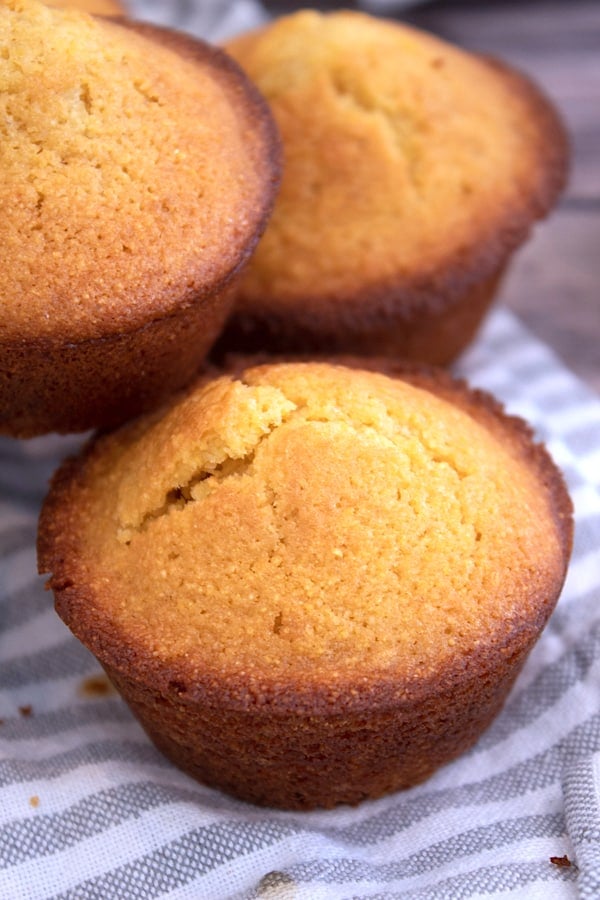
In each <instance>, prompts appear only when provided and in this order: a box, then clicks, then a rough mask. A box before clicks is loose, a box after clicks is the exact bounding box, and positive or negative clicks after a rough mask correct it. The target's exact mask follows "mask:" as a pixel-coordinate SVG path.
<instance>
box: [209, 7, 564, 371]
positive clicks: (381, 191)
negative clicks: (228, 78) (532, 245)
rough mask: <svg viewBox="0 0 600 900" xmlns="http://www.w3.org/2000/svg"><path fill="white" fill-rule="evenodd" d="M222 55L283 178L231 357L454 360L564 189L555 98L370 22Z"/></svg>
mask: <svg viewBox="0 0 600 900" xmlns="http://www.w3.org/2000/svg"><path fill="white" fill-rule="evenodd" d="M226 48H227V50H228V52H229V53H230V54H231V55H232V56H233V57H234V58H235V59H237V61H238V62H239V63H240V64H241V65H242V67H243V68H244V69H245V71H246V72H247V73H248V74H249V75H250V77H251V78H252V80H253V81H254V82H255V83H256V84H257V85H258V87H259V89H260V90H261V91H262V93H263V94H264V96H265V97H266V98H267V100H268V102H269V104H270V106H271V109H272V111H273V114H274V116H275V119H276V121H277V124H278V126H279V129H280V132H281V135H282V139H283V145H284V173H283V180H282V188H281V192H280V195H279V197H278V199H277V203H276V205H275V211H274V214H273V217H272V219H271V220H270V222H269V226H268V228H267V230H266V232H265V235H264V237H263V238H262V240H261V242H260V244H259V246H258V250H257V252H256V254H255V256H254V257H253V259H252V261H251V263H250V265H249V267H248V269H247V271H246V273H245V276H244V278H243V280H242V282H241V286H240V291H239V297H238V300H237V306H236V311H235V314H234V316H233V318H232V320H231V322H230V324H229V327H228V330H227V332H226V334H225V336H224V337H223V339H222V342H221V343H220V345H219V346H220V347H222V350H223V351H226V350H233V351H238V352H239V351H242V352H248V351H251V352H255V351H257V350H262V349H267V348H269V349H270V350H271V351H275V352H288V351H292V350H293V351H294V352H296V351H300V352H313V353H314V352H319V353H323V352H325V353H329V352H334V353H340V352H341V353H359V354H369V355H371V354H391V355H399V356H402V357H405V358H407V359H410V360H417V361H420V362H427V363H434V364H447V363H449V362H451V361H452V360H453V359H454V358H455V357H456V356H457V354H458V353H459V352H460V351H461V350H462V349H463V348H464V346H465V345H466V344H467V343H468V342H469V340H470V339H471V338H472V337H473V335H474V333H475V332H476V329H477V327H478V325H479V323H480V321H481V319H482V316H483V315H484V313H485V311H486V310H487V308H488V306H489V304H490V302H491V300H492V297H493V296H494V293H495V291H496V288H497V286H498V284H499V281H500V277H501V275H502V273H503V271H504V269H505V266H506V265H507V262H508V261H509V258H510V256H511V254H512V253H513V251H514V250H515V248H516V247H518V246H519V245H520V244H521V243H522V241H523V240H524V239H525V238H526V236H527V234H528V232H529V230H530V227H531V225H532V223H533V222H534V220H536V219H538V218H540V217H542V216H544V215H545V214H546V213H547V212H548V211H549V209H550V208H551V206H552V205H553V203H554V202H555V200H556V197H557V195H558V193H559V191H560V189H561V188H562V186H563V182H564V180H565V171H566V161H567V144H566V138H565V133H564V131H563V127H562V125H561V122H560V121H559V118H558V116H557V114H556V112H555V111H554V109H553V108H552V106H551V105H550V103H549V102H548V101H547V100H546V98H545V97H544V96H543V95H542V94H541V93H540V91H539V90H538V89H537V88H536V87H535V86H534V85H533V84H531V82H530V81H528V80H527V79H526V78H525V77H524V76H523V75H520V74H519V73H517V72H515V71H513V70H512V69H510V68H508V67H507V66H505V65H503V64H501V63H499V62H496V61H493V60H491V59H487V58H484V57H481V56H475V55H472V54H469V53H466V52H463V51H461V50H460V49H458V48H457V47H453V46H451V45H449V44H447V43H445V42H444V41H442V40H439V39H437V38H435V37H433V36H430V35H428V34H425V33H422V32H420V31H417V30H415V29H413V28H410V27H408V26H404V25H401V24H397V23H392V22H389V21H385V20H381V19H376V18H372V17H369V16H368V15H365V14H361V13H355V12H335V13H331V14H324V15H321V14H319V13H317V12H311V11H304V12H300V13H297V14H295V15H291V16H288V17H284V18H281V19H279V20H278V21H276V22H274V23H273V24H269V25H267V26H266V27H264V28H262V29H260V30H257V31H255V32H252V33H249V34H245V35H242V36H241V37H239V38H236V39H234V40H232V41H231V42H230V43H228V44H227V45H226Z"/></svg>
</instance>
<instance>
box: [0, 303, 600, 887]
mask: <svg viewBox="0 0 600 900" xmlns="http://www.w3.org/2000/svg"><path fill="white" fill-rule="evenodd" d="M459 373H460V374H461V375H463V376H465V377H467V378H468V379H469V381H470V382H471V383H473V384H475V385H478V386H480V387H484V388H487V389H489V390H491V391H492V392H493V393H494V394H496V396H498V397H499V398H500V399H502V400H504V402H505V403H506V405H507V407H508V409H509V411H510V412H514V413H518V414H520V415H522V416H524V417H525V418H527V419H528V420H529V421H530V423H531V424H532V425H533V426H534V428H535V430H536V432H537V434H538V435H539V436H540V437H541V438H542V439H543V440H544V441H545V442H546V444H547V446H548V448H549V449H550V451H551V453H552V454H553V456H554V458H555V460H556V462H557V463H558V464H559V465H560V466H561V467H562V470H563V472H564V473H565V476H566V479H567V481H568V483H569V487H570V490H571V493H572V497H573V500H574V504H575V508H576V538H575V548H574V553H573V559H572V564H571V567H570V571H569V575H568V578H567V582H566V585H565V589H564V592H563V595H562V597H561V599H560V601H559V604H558V606H557V609H556V611H555V613H554V615H553V616H552V618H551V620H550V623H549V625H548V627H547V628H546V630H545V632H544V634H543V636H542V638H541V640H540V641H539V643H538V644H537V646H536V647H535V649H534V651H533V653H532V655H531V657H530V658H529V660H528V663H527V665H526V666H525V668H524V670H523V672H522V674H521V676H520V678H519V679H518V681H517V683H516V686H515V688H514V689H513V691H512V693H511V695H510V697H509V700H508V702H507V704H506V707H505V709H504V711H503V712H502V714H501V715H500V717H499V718H498V719H497V720H496V721H495V723H494V724H493V725H492V727H491V728H490V729H489V730H488V731H487V732H486V733H485V735H484V736H483V737H482V738H481V739H480V740H479V742H478V743H477V745H476V746H475V747H474V748H473V749H472V750H471V751H469V752H468V753H466V754H465V755H464V756H463V757H461V758H460V759H458V760H456V761H455V762H453V763H451V764H450V765H448V766H446V767H445V768H443V769H442V770H440V771H439V772H438V773H437V774H436V775H435V776H434V777H433V778H431V779H430V780H429V781H428V782H426V783H425V784H423V785H421V786H419V787H416V788H413V789H412V790H409V791H405V792H400V793H397V794H394V795H392V796H389V797H385V798H383V799H381V800H378V801H373V802H367V803H364V804H362V805H360V806H358V807H356V808H348V807H343V808H339V809H336V810H332V811H326V812H311V813H297V812H295V813H286V812H281V811H270V810H264V809H259V808H255V807H253V806H250V805H248V804H244V803H241V802H238V801H236V800H233V799H231V798H229V797H227V796H225V795H224V794H221V793H220V792H218V791H215V790H211V789H209V788H205V787H203V786H201V785H200V784H197V783H196V782H194V781H192V780H191V779H189V778H188V777H187V776H185V775H183V774H182V773H180V772H179V771H178V770H176V769H175V768H173V767H172V766H171V765H170V764H169V763H168V762H167V761H166V760H165V759H163V758H162V756H160V755H159V753H158V752H157V751H156V750H155V749H154V748H153V747H152V746H151V745H150V743H149V741H148V740H147V739H146V737H145V735H144V733H143V732H142V730H141V728H140V727H139V726H138V724H137V723H136V722H135V720H134V719H133V718H132V716H131V715H130V713H129V712H128V710H127V708H126V707H125V706H124V704H123V703H122V702H121V701H120V699H119V698H118V697H117V695H116V694H114V693H113V692H112V690H111V688H110V686H109V685H108V682H107V681H106V679H105V678H104V676H103V675H102V674H101V672H100V670H99V667H98V664H97V663H96V661H95V660H94V658H93V657H92V656H91V655H90V654H89V653H88V652H87V651H86V650H85V649H84V648H83V647H82V646H81V645H80V644H79V643H78V642H77V641H76V640H75V638H73V637H72V636H71V635H70V633H69V632H68V630H67V629H66V628H65V627H64V626H63V624H62V623H61V622H60V620H59V619H58V617H57V616H56V615H55V613H54V611H53V607H52V598H51V595H50V594H49V593H48V592H46V591H44V588H43V583H42V580H41V579H40V578H38V577H37V576H36V574H35V571H36V561H35V549H34V543H35V532H36V518H37V513H38V509H39V505H40V502H41V500H42V498H43V495H44V492H45V490H46V483H47V479H48V477H49V474H50V473H51V472H52V471H53V469H54V468H55V466H56V465H57V464H58V462H59V459H60V458H61V457H62V456H63V455H65V454H66V453H67V452H71V450H73V449H74V447H76V446H77V445H78V443H79V442H80V441H81V438H68V439H62V438H44V439H36V440H34V441H27V442H18V441H10V440H7V439H5V440H2V441H0V719H1V720H2V722H1V724H0V900H41V898H65V900H66V898H72V900H75V898H77V900H80V898H81V900H88V898H90V900H91V898H94V900H142V898H144V900H149V898H163V897H164V898H167V897H168V898H170V900H183V898H189V900H211V898H216V900H220V898H232V900H233V898H237V900H250V898H273V900H275V898H277V900H292V898H293V900H301V898H306V900H319V898H324V900H325V898H327V900H330V898H359V897H360V898H365V897H370V898H423V900H437V898H440V900H448V898H450V900H456V898H495V897H497V898H500V897H503V898H505V897H514V898H519V900H522V898H525V900H528V898H544V900H552V898H557V900H558V898H560V900H563V898H575V897H582V898H590V900H591V898H595V900H596V898H599V897H600V809H599V796H600V550H599V548H600V400H599V399H598V397H597V396H596V395H595V394H593V393H592V392H591V391H589V390H587V389H586V388H585V387H584V386H583V385H582V384H581V383H580V382H579V381H578V380H577V379H575V378H574V377H573V376H572V375H571V374H570V373H569V372H568V371H566V370H565V369H564V368H563V367H562V365H561V364H560V363H559V362H558V361H557V360H556V358H555V357H554V356H553V355H552V353H551V352H550V351H549V350H548V349H547V348H546V347H544V346H543V345H542V344H540V343H539V342H538V341H537V340H535V339H533V338H532V337H531V336H530V335H529V334H528V333H527V332H526V331H525V330H524V329H523V328H522V327H521V325H520V324H519V323H518V321H517V320H516V319H515V318H514V317H513V316H512V315H511V314H509V313H508V312H506V311H503V310H500V309H497V310H495V311H494V312H493V314H492V315H491V316H490V318H489V319H488V322H487V325H486V327H485V328H484V330H483V332H482V333H481V334H480V336H479V338H478V339H477V342H476V343H475V344H474V345H473V347H472V348H471V349H470V350H469V351H468V352H467V353H466V354H465V355H464V356H463V358H462V360H461V364H460V367H459Z"/></svg>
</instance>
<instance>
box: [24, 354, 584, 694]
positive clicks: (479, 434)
mask: <svg viewBox="0 0 600 900" xmlns="http://www.w3.org/2000/svg"><path fill="white" fill-rule="evenodd" d="M436 377H437V376H436ZM436 377H432V378H426V377H424V376H423V377H422V378H421V380H420V382H418V383H419V384H421V386H416V385H415V384H413V383H411V382H410V381H406V380H400V379H398V378H390V377H388V376H387V375H383V374H380V373H376V372H366V371H358V370H353V369H351V368H346V367H342V366H335V365H330V364H325V363H306V364H302V363H289V364H272V365H264V366H257V367H254V368H250V369H247V370H246V371H244V372H243V373H242V374H241V376H240V377H229V376H223V377H219V378H217V379H216V380H211V381H208V382H206V383H201V384H200V385H198V386H196V388H195V389H193V390H191V391H189V392H187V393H186V394H185V395H183V396H181V397H180V398H179V399H177V400H176V401H175V402H173V404H172V405H171V406H170V407H169V408H168V409H167V410H166V412H164V413H154V414H152V415H150V416H148V417H146V418H144V419H141V420H139V421H138V422H137V423H133V424H131V425H129V426H126V427H125V428H124V429H122V430H120V431H119V432H116V433H114V434H113V435H110V436H106V437H103V438H101V439H100V440H99V441H98V442H97V443H96V444H94V445H93V446H92V448H91V449H90V450H89V452H88V454H87V455H86V456H85V457H84V459H83V460H79V461H78V462H75V463H73V464H70V465H67V467H66V468H65V469H64V470H63V471H62V473H61V474H59V476H58V479H57V481H56V483H55V486H54V488H53V491H52V493H51V495H50V499H49V501H48V503H47V505H46V508H45V510H44V513H43V514H42V519H41V525H40V540H39V550H40V568H41V571H51V572H52V573H53V577H52V579H51V586H52V587H53V588H54V590H55V594H56V598H57V609H58V611H59V613H60V614H61V616H63V618H64V619H65V621H66V622H67V624H68V625H69V626H70V627H71V628H72V629H73V630H74V632H75V634H77V635H78V636H79V637H80V638H81V639H82V640H83V641H84V643H86V644H87V645H88V646H91V647H92V649H93V650H94V652H95V653H96V654H97V655H98V656H99V657H100V658H101V659H104V661H109V662H110V664H111V665H116V666H117V668H119V669H124V670H125V671H126V672H127V671H129V670H132V671H133V672H135V673H136V677H138V678H140V677H142V676H141V675H140V673H143V672H146V673H147V675H146V677H149V678H152V680H153V681H154V680H155V679H158V680H159V681H160V679H161V678H162V679H164V678H165V677H166V676H165V671H166V672H167V673H170V677H171V678H172V679H176V681H177V682H179V683H181V684H182V685H184V686H185V687H184V688H182V690H188V691H194V690H210V689H211V685H212V686H215V685H217V684H218V685H220V689H221V690H225V692H227V691H228V690H229V691H230V693H231V695H232V697H234V698H235V697H236V696H237V697H238V700H239V698H240V697H241V696H244V697H245V698H246V700H247V698H248V696H252V697H253V698H254V699H255V700H256V698H257V697H259V698H260V697H263V696H268V697H269V698H270V699H269V700H268V701H265V702H274V701H273V691H275V693H276V692H277V686H278V685H279V686H281V685H289V684H292V685H294V684H297V685H300V686H301V685H304V687H305V688H306V687H307V686H308V688H307V689H310V690H313V691H314V690H317V691H318V690H320V689H323V690H324V691H326V692H327V696H329V697H331V692H332V691H333V692H334V693H335V691H336V689H337V686H340V685H341V686H344V688H346V689H347V686H348V684H351V685H352V686H353V690H354V688H356V691H354V693H356V694H357V695H359V694H361V692H362V691H363V690H366V689H367V688H369V687H370V686H372V684H373V683H374V682H377V680H378V679H380V680H382V681H385V680H386V679H387V678H389V677H393V680H394V684H395V685H396V687H397V685H398V684H399V683H400V684H402V685H404V687H405V688H406V685H407V684H408V685H410V684H413V683H414V684H418V683H423V682H424V681H426V680H427V679H428V678H429V677H433V676H434V675H436V674H438V675H439V673H440V672H444V670H445V669H447V668H449V667H450V668H452V666H456V665H458V668H459V669H460V667H461V666H462V665H464V663H463V659H464V658H465V657H466V656H468V655H472V654H473V653H474V652H475V653H476V656H477V659H478V660H479V663H480V664H481V666H482V677H484V675H485V667H486V654H489V653H490V652H494V653H496V654H497V653H500V654H502V653H505V652H507V651H506V646H508V644H509V642H510V639H511V637H512V635H513V634H514V633H516V632H519V631H523V630H525V631H526V630H527V629H529V628H537V629H539V628H540V627H541V625H540V622H544V621H545V619H546V618H547V616H548V615H549V613H550V609H551V606H552V605H553V603H554V600H555V599H556V596H557V594H558V589H559V587H560V584H561V580H562V578H563V576H564V570H565V565H566V557H567V555H568V549H567V546H568V543H569V539H570V538H569V535H570V531H569V524H568V522H567V521H566V520H567V519H568V517H569V504H568V498H567V499H566V500H565V490H564V486H563V485H562V482H560V478H559V476H558V475H557V473H556V471H555V470H554V469H553V467H552V465H551V463H550V462H549V460H548V458H547V457H546V456H545V454H544V453H543V451H541V450H540V449H539V448H537V449H536V448H535V447H534V445H533V443H532V441H531V438H530V436H529V435H528V433H527V432H525V431H524V430H523V428H522V425H521V426H518V425H516V424H515V423H514V422H513V420H511V419H509V418H508V417H502V416H501V414H500V413H499V412H498V410H497V409H495V408H493V407H491V406H489V404H488V405H486V403H485V402H483V401H481V400H480V399H478V398H477V397H476V396H475V395H474V394H469V393H468V392H467V391H466V390H464V389H462V388H458V387H456V385H454V386H452V387H451V388H449V387H448V386H446V388H445V389H444V383H443V382H442V383H441V387H440V386H439V385H438V382H437V380H436ZM436 394H438V395H436ZM549 473H550V474H549ZM551 482H555V483H554V484H552V486H551V487H549V484H550V483H551ZM557 485H560V486H559V487H557ZM557 497H559V498H560V502H558V501H557ZM561 503H562V506H561ZM565 510H566V513H565ZM563 514H564V515H563ZM562 518H565V522H562ZM549 597H552V598H553V599H552V600H551V601H550V600H548V598H549ZM505 642H506V646H505ZM478 645H481V652H480V653H479V655H477V649H476V648H477V647H478ZM457 661H458V662H457ZM165 667H166V668H165ZM224 685H225V687H223V686H224ZM227 685H228V686H227ZM299 690H300V688H299ZM236 692H237V693H236ZM346 695H347V699H348V696H349V697H350V699H352V692H351V694H350V695H348V692H347V690H346ZM258 702H260V699H259V701H258Z"/></svg>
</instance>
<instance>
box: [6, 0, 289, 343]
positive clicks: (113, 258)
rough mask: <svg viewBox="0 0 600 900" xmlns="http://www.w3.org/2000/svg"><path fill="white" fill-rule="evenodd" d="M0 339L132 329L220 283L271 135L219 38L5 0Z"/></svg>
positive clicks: (269, 183) (271, 150)
mask: <svg viewBox="0 0 600 900" xmlns="http://www.w3.org/2000/svg"><path fill="white" fill-rule="evenodd" d="M0 42H1V44H2V53H1V54H0V83H1V85H2V90H1V92H0V173H1V177H0V208H1V209H2V216H1V219H0V246H2V260H3V265H2V313H1V314H0V336H1V337H2V338H3V339H17V340H21V339H23V338H28V339H31V338H39V339H40V340H41V341H42V342H43V340H44V339H60V338H62V339H68V340H78V341H83V340H88V339H93V338H98V337H103V336H105V335H106V334H107V333H109V334H114V333H118V332H123V331H127V332H129V331H132V330H134V329H136V328H139V327H141V326H142V325H144V324H145V323H147V322H148V321H149V320H152V319H154V318H157V317H161V316H164V315H170V314H172V313H173V312H174V310H175V309H177V308H179V307H180V306H181V305H182V304H185V303H188V302H191V300H190V298H191V297H194V296H197V295H198V294H199V293H201V292H207V293H210V291H211V290H215V289H216V288H217V287H218V286H221V285H222V283H223V282H224V281H226V280H227V279H228V278H229V277H230V276H231V273H232V271H234V270H235V269H236V268H237V267H239V265H241V263H242V262H243V261H244V259H245V257H246V256H247V254H248V252H249V250H250V249H251V247H252V246H253V244H254V242H255V240H256V238H257V232H258V231H259V226H260V227H261V228H262V226H263V224H264V218H265V216H266V211H267V207H268V206H269V204H270V200H271V195H272V190H273V182H274V180H276V176H275V174H274V171H273V167H272V166H271V163H272V162H273V159H271V160H270V159H269V155H271V157H273V158H276V155H277V154H276V152H275V146H276V141H275V138H274V135H273V132H272V130H271V126H270V123H269V121H268V120H269V116H268V112H267V110H266V109H265V108H264V104H263V103H262V101H261V100H259V98H258V95H257V94H256V92H255V90H254V88H253V87H251V86H250V85H249V83H248V80H247V79H246V78H245V76H243V74H242V73H241V72H240V71H239V69H238V67H237V66H236V65H235V64H234V63H232V62H231V61H230V60H229V59H228V58H227V57H226V56H225V54H223V53H221V52H220V51H217V50H215V49H213V48H210V47H208V46H207V45H204V44H202V43H201V42H196V41H194V40H193V39H191V38H186V37H184V36H182V35H179V36H177V35H175V33H172V32H162V34H161V32H160V31H159V30H158V29H152V27H151V26H143V25H136V24H134V23H129V24H128V25H126V24H125V22H124V21H123V22H120V23H118V24H117V23H116V22H112V21H108V20H101V19H92V18H91V17H90V16H88V15H87V14H85V13H83V12H78V11H74V10H69V11H65V10H60V9H51V8H49V7H46V6H45V5H43V4H42V3H38V2H35V0H7V2H5V3H3V4H2V5H0Z"/></svg>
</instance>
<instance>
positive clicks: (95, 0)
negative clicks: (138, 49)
mask: <svg viewBox="0 0 600 900" xmlns="http://www.w3.org/2000/svg"><path fill="white" fill-rule="evenodd" d="M44 3H45V4H46V6H60V7H63V8H64V9H79V10H82V11H83V12H87V13H90V15H93V16H124V15H126V14H127V11H126V9H125V7H124V6H123V4H122V3H117V2H116V0H44Z"/></svg>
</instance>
